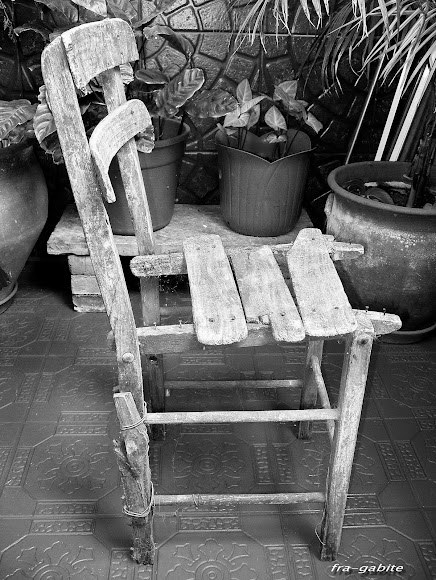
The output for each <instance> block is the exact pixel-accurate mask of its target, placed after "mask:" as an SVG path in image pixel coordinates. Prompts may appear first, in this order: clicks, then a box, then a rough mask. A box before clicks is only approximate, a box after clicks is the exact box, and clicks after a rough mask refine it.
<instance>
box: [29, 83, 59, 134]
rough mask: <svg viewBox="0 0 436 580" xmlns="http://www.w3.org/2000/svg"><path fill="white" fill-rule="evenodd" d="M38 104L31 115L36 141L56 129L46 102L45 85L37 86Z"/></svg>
mask: <svg viewBox="0 0 436 580" xmlns="http://www.w3.org/2000/svg"><path fill="white" fill-rule="evenodd" d="M38 101H39V103H38V106H37V108H36V112H35V116H34V117H33V128H34V130H35V137H36V138H37V140H38V143H41V142H42V141H44V139H45V138H46V137H48V136H49V135H51V134H52V133H54V132H55V131H56V125H55V120H54V118H53V115H52V112H51V111H50V109H49V107H48V104H47V91H46V88H45V85H42V86H41V87H40V88H39V95H38Z"/></svg>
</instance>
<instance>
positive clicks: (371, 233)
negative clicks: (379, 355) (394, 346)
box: [326, 161, 436, 342]
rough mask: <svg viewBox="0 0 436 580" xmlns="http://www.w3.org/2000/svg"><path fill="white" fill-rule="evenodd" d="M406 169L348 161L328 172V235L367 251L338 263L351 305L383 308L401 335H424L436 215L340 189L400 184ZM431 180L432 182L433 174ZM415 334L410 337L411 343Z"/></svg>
mask: <svg viewBox="0 0 436 580" xmlns="http://www.w3.org/2000/svg"><path fill="white" fill-rule="evenodd" d="M408 170H409V164H408V163H400V162H392V161H380V162H365V163H351V164H349V165H345V166H343V167H339V168H337V169H335V170H334V171H332V172H331V173H330V175H329V177H328V182H329V185H330V187H331V188H332V190H333V195H332V196H331V198H330V199H329V201H328V202H327V205H326V214H327V233H329V234H333V235H334V236H335V238H336V239H337V240H339V241H343V242H353V243H358V244H362V245H363V246H364V248H365V253H364V255H363V256H361V257H359V258H356V259H355V260H342V261H341V262H337V267H338V271H339V274H340V276H341V279H342V282H343V284H344V287H345V290H346V292H347V294H348V297H349V298H350V302H351V304H352V305H353V306H354V307H356V308H365V306H369V308H370V309H372V310H378V311H382V310H383V308H385V309H386V311H387V312H391V313H393V314H398V315H399V316H400V317H401V320H402V322H403V326H402V329H401V331H406V332H409V333H410V332H415V331H419V330H423V331H424V333H425V331H426V329H430V328H431V327H432V326H433V325H434V324H435V323H436V277H435V272H436V211H434V210H433V211H426V210H422V209H415V208H408V207H398V206H395V205H388V204H385V203H379V202H377V201H372V200H370V199H365V198H362V197H360V196H358V195H354V194H352V193H350V192H348V191H346V190H345V189H343V188H342V187H341V184H343V183H345V182H346V181H349V180H350V179H355V178H357V179H363V181H364V182H368V181H376V182H379V181H403V175H404V174H406V173H407V172H408ZM432 178H433V180H434V181H435V182H436V171H435V172H434V174H433V176H432ZM401 331H400V332H401ZM418 335H419V332H418V334H417V335H413V336H411V340H410V342H411V341H412V340H415V339H419V338H420V337H421V336H418Z"/></svg>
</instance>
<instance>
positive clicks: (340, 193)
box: [318, 0, 436, 342]
mask: <svg viewBox="0 0 436 580" xmlns="http://www.w3.org/2000/svg"><path fill="white" fill-rule="evenodd" d="M362 6H363V10H361V12H360V13H357V14H356V13H354V12H353V9H352V6H351V4H350V3H348V2H347V3H343V4H342V5H340V6H339V10H338V12H337V14H336V15H335V16H334V17H333V18H332V20H331V21H330V23H329V25H328V26H327V29H326V30H325V32H324V34H323V37H322V38H321V40H320V41H318V42H321V47H323V48H324V62H323V69H324V70H326V71H328V70H330V72H331V77H332V78H334V76H335V71H336V70H337V68H338V63H339V59H340V55H343V54H346V53H349V54H350V58H353V59H354V62H356V58H360V59H361V60H360V62H361V66H360V67H359V68H358V71H357V72H358V75H360V76H361V75H364V74H367V75H368V81H369V85H370V90H369V93H368V101H369V99H370V98H371V95H372V92H373V90H374V89H375V88H376V87H377V86H378V85H379V84H380V83H382V82H390V83H394V84H396V91H395V95H394V98H393V102H392V107H391V110H390V112H389V115H388V118H387V123H386V127H385V130H384V132H383V135H382V138H381V140H380V143H379V147H378V150H377V153H376V155H375V160H374V161H373V160H371V161H367V162H360V163H351V164H348V161H349V159H350V155H351V149H352V147H353V145H354V143H355V141H356V139H357V136H358V130H359V128H360V126H361V120H362V118H363V114H364V113H365V107H364V110H363V113H362V118H361V119H360V120H359V123H358V128H357V130H356V134H355V136H354V138H353V140H352V144H351V146H350V151H349V153H348V155H347V158H346V164H345V165H344V166H342V167H339V168H337V169H336V170H334V171H333V172H332V173H331V174H330V175H329V178H328V181H329V185H330V187H331V189H332V190H333V194H332V196H331V197H330V198H329V200H328V202H327V204H326V214H327V233H330V234H333V235H334V236H335V237H336V238H337V239H339V240H341V241H346V242H354V243H360V244H363V245H364V247H365V254H364V256H362V258H361V259H359V260H355V261H354V262H353V263H351V261H344V262H343V263H341V265H340V274H341V277H342V280H343V283H344V285H345V288H346V290H347V293H348V295H349V296H350V297H351V301H352V304H353V305H354V306H356V307H359V308H362V307H365V306H368V307H369V308H371V309H374V310H381V309H383V308H385V309H386V310H387V311H389V312H393V313H396V314H398V315H399V316H400V317H401V319H402V322H403V327H402V330H401V331H400V332H398V333H397V336H396V340H402V341H407V342H412V341H415V340H419V339H421V338H423V337H424V336H426V335H427V334H428V333H429V332H430V331H431V330H433V329H434V327H435V326H436V324H435V323H436V279H435V276H434V272H435V271H436V204H435V201H436V198H435V186H436V174H435V171H434V169H432V167H433V163H434V152H435V148H436V140H435V139H436V134H435V106H434V101H433V100H432V99H433V97H432V96H431V85H432V84H433V83H434V78H435V71H436V27H435V25H434V22H435V17H436V6H435V5H434V3H422V4H421V3H412V2H409V1H407V0H399V1H396V0H387V1H386V0H378V2H377V3H373V4H372V3H363V4H362ZM318 48H319V47H318ZM429 87H430V88H429ZM426 95H427V96H426ZM424 98H426V99H427V101H426V102H427V106H426V107H423V106H421V107H420V106H419V103H420V101H423V99H424ZM423 109H424V110H425V109H426V110H427V111H428V114H427V122H426V120H425V116H424V118H423V116H422V110H423ZM420 115H421V117H420ZM394 126H398V127H399V129H397V131H396V132H393V131H392V127H394ZM392 133H394V135H392ZM385 151H387V153H385ZM383 158H385V159H386V160H384V161H382V159H383ZM399 159H401V161H398V160H399Z"/></svg>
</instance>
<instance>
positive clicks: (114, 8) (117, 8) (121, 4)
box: [106, 0, 138, 23]
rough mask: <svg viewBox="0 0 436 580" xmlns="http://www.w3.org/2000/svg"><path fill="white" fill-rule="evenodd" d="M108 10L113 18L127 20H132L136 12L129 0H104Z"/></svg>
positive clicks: (135, 17)
mask: <svg viewBox="0 0 436 580" xmlns="http://www.w3.org/2000/svg"><path fill="white" fill-rule="evenodd" d="M106 2H107V8H108V12H109V13H110V14H111V15H112V16H115V18H122V19H123V20H126V21H127V22H130V23H132V22H134V21H135V19H137V18H138V13H137V11H136V10H135V8H134V7H133V5H132V3H131V2H130V0H106Z"/></svg>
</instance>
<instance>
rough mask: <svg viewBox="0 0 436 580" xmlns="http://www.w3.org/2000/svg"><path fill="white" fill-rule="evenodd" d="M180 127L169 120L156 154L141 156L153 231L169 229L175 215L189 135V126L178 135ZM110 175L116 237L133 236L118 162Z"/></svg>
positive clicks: (109, 209)
mask: <svg viewBox="0 0 436 580" xmlns="http://www.w3.org/2000/svg"><path fill="white" fill-rule="evenodd" d="M179 125H180V124H179V122H178V121H174V120H172V119H166V120H165V126H166V132H165V133H164V134H163V138H162V139H159V140H158V141H156V142H155V146H154V149H153V151H152V152H151V153H141V152H139V163H140V165H141V169H142V178H143V180H144V185H145V191H146V193H147V200H148V205H149V208H150V214H151V221H152V224H153V230H154V231H156V230H160V229H161V228H163V227H165V226H166V225H168V224H169V223H170V221H171V218H172V217H173V213H174V204H175V200H176V193H177V187H178V184H179V173H180V166H181V162H182V158H183V154H184V152H185V144H186V140H187V139H188V135H189V127H188V126H187V125H183V131H182V132H181V133H180V134H179V133H178V130H179ZM109 175H110V178H111V181H112V185H113V188H114V191H115V196H116V198H117V201H116V202H115V203H106V204H105V206H106V211H107V213H108V216H109V220H110V222H111V226H112V230H113V232H114V234H120V235H129V236H132V235H133V234H134V230H133V223H132V220H131V217H130V213H129V206H128V205H127V199H126V194H125V192H124V186H123V183H122V180H121V175H120V171H119V167H118V162H117V160H116V158H115V159H114V160H113V161H112V163H111V166H110V169H109Z"/></svg>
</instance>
